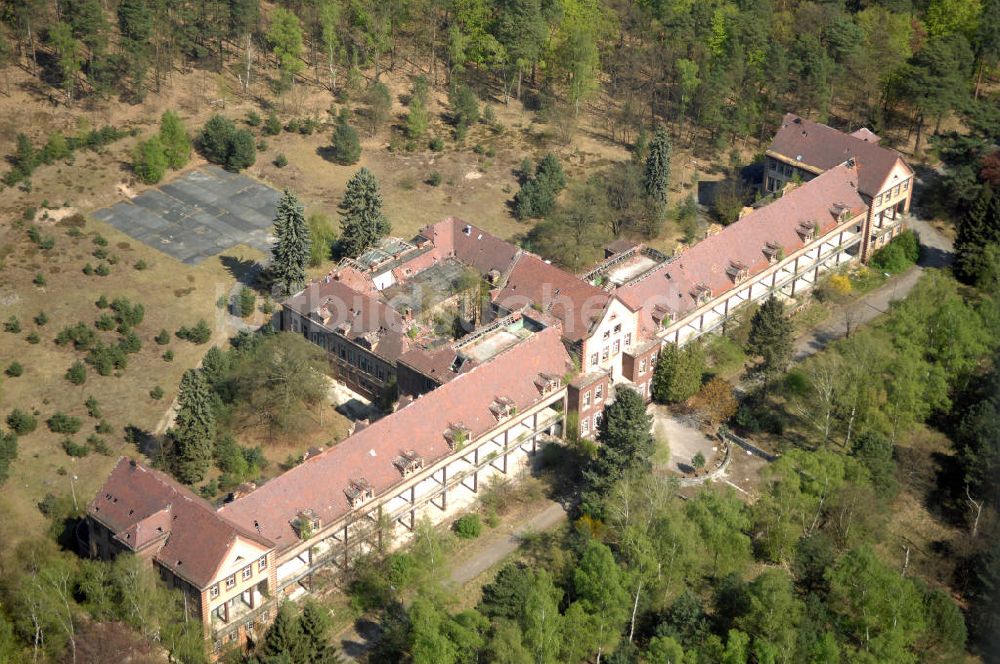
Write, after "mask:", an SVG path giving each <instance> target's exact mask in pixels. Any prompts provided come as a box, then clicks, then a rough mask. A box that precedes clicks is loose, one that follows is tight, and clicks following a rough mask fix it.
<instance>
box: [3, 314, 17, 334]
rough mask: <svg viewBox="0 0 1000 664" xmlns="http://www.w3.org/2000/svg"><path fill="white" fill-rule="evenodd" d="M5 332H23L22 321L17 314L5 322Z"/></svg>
mask: <svg viewBox="0 0 1000 664" xmlns="http://www.w3.org/2000/svg"><path fill="white" fill-rule="evenodd" d="M3 330H4V332H10V333H11V334H20V333H21V321H19V320H18V319H17V316H11V317H10V318H8V319H7V322H5V323H4V324H3Z"/></svg>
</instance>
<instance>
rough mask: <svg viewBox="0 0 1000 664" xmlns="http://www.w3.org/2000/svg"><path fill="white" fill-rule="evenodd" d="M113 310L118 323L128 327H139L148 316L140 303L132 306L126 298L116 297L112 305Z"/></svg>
mask: <svg viewBox="0 0 1000 664" xmlns="http://www.w3.org/2000/svg"><path fill="white" fill-rule="evenodd" d="M111 310H112V311H114V312H115V318H116V319H117V320H118V322H119V323H120V324H121V325H125V326H128V327H135V326H137V325H139V324H140V323H142V320H143V318H145V316H146V309H145V307H143V306H142V305H141V304H139V303H136V304H132V302H130V301H129V300H128V299H127V298H124V297H116V298H115V299H114V301H113V302H112V303H111Z"/></svg>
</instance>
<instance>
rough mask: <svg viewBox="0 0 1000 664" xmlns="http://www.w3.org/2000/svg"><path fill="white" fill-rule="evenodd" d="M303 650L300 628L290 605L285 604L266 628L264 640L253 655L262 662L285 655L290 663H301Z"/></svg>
mask: <svg viewBox="0 0 1000 664" xmlns="http://www.w3.org/2000/svg"><path fill="white" fill-rule="evenodd" d="M303 650H304V648H303V641H302V626H301V624H300V623H299V621H298V620H296V618H295V615H294V611H293V609H292V607H291V605H289V604H287V603H286V604H284V605H282V607H281V608H280V609H278V615H277V616H275V617H274V622H273V623H271V626H270V627H268V628H267V632H266V633H265V634H264V640H263V641H262V642H261V644H260V645H259V646H257V650H256V652H255V653H254V654H255V655H257V657H258V658H259V659H261V660H263V661H268V658H277V657H280V656H282V655H285V656H287V657H288V658H289V660H290V661H292V662H302V661H305V660H304V659H303V654H304V653H303ZM278 661H280V660H278Z"/></svg>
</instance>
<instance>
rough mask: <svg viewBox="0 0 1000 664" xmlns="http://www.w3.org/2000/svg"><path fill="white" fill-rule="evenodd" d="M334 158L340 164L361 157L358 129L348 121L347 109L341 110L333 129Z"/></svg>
mask: <svg viewBox="0 0 1000 664" xmlns="http://www.w3.org/2000/svg"><path fill="white" fill-rule="evenodd" d="M332 152H333V158H334V160H335V161H336V162H337V163H338V164H344V165H345V166H346V165H350V164H355V163H357V161H358V159H360V158H361V141H359V140H358V131H357V130H356V129H355V128H354V127H352V126H351V125H350V124H348V123H347V110H346V109H344V110H342V111H341V112H340V115H339V116H338V118H337V126H336V128H335V129H334V130H333V146H332Z"/></svg>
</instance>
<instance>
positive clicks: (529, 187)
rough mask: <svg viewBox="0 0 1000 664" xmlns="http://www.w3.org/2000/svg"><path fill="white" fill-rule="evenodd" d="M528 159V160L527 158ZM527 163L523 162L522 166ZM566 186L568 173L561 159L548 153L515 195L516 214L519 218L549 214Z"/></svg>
mask: <svg viewBox="0 0 1000 664" xmlns="http://www.w3.org/2000/svg"><path fill="white" fill-rule="evenodd" d="M525 161H527V160H525ZM524 167H525V163H522V168H524ZM565 187H566V174H565V173H564V172H563V169H562V166H561V165H560V164H559V160H558V159H556V157H555V156H554V155H551V154H548V155H545V157H544V158H543V159H542V160H541V161H540V162H538V166H537V167H536V168H535V174H534V176H533V177H528V178H527V179H525V180H524V181H523V182H522V184H521V189H520V191H518V192H517V194H516V195H515V196H514V214H515V216H517V218H518V219H528V218H530V217H545V216H548V215H549V214H550V213H551V212H552V210H553V209H554V208H555V205H556V196H558V195H559V192H560V191H562V190H563V189H564V188H565Z"/></svg>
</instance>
